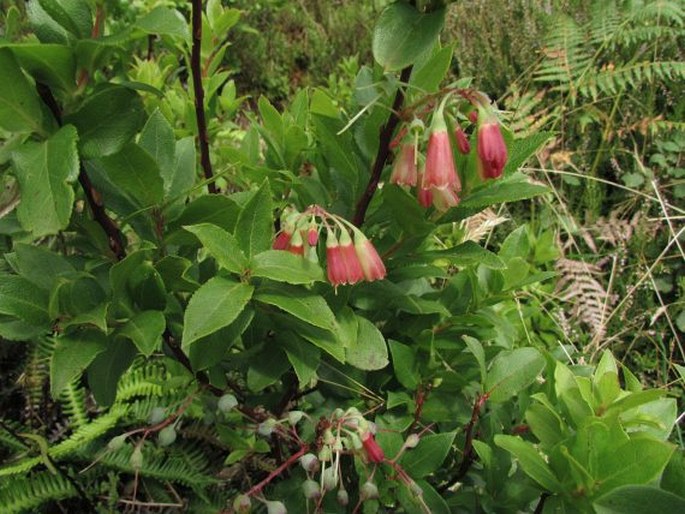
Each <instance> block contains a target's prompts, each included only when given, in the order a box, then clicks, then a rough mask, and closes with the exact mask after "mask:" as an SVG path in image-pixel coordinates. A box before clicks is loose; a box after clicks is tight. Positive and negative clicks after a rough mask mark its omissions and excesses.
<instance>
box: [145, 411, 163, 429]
mask: <svg viewBox="0 0 685 514" xmlns="http://www.w3.org/2000/svg"><path fill="white" fill-rule="evenodd" d="M165 418H166V409H164V408H163V407H155V408H153V409H152V410H151V411H150V415H149V416H148V417H147V422H148V425H156V424H157V423H161V422H162V421H164V419H165Z"/></svg>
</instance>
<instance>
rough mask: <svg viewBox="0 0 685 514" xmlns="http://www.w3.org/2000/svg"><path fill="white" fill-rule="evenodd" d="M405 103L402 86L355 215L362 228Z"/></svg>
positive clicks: (404, 78) (402, 78)
mask: <svg viewBox="0 0 685 514" xmlns="http://www.w3.org/2000/svg"><path fill="white" fill-rule="evenodd" d="M411 70H412V66H407V67H406V68H404V69H403V70H402V73H401V74H400V83H401V84H405V83H406V82H408V81H409V77H410V76H411ZM403 102H404V89H403V88H402V86H400V87H399V88H398V89H397V93H396V94H395V100H394V101H393V103H392V112H391V113H390V116H389V117H388V121H387V122H386V123H385V125H384V126H383V129H382V130H381V134H380V137H379V145H378V152H377V153H376V160H375V161H374V163H373V169H372V171H371V178H370V179H369V183H368V184H367V186H366V190H365V191H364V194H362V197H361V198H360V199H359V202H357V209H356V211H355V214H354V221H353V223H354V224H355V225H356V226H358V227H361V226H362V224H363V223H364V218H365V217H366V210H367V209H368V208H369V204H370V203H371V199H372V198H373V195H374V194H375V193H376V189H378V182H379V181H380V179H381V173H382V172H383V168H384V167H385V163H386V162H387V160H388V157H389V156H390V143H391V141H392V135H393V133H394V132H395V129H396V128H397V125H398V124H399V122H400V117H399V114H398V113H399V111H400V109H401V108H402V103H403Z"/></svg>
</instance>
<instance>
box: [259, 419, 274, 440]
mask: <svg viewBox="0 0 685 514" xmlns="http://www.w3.org/2000/svg"><path fill="white" fill-rule="evenodd" d="M276 424H277V423H276V420H275V419H273V418H269V419H267V420H265V421H262V422H261V423H260V424H259V425H257V433H258V434H259V435H263V436H264V437H269V436H270V435H271V434H272V433H273V431H274V428H276Z"/></svg>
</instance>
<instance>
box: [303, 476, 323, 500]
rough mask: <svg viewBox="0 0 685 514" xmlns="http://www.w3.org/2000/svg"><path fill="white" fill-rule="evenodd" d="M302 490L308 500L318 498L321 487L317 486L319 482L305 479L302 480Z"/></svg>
mask: <svg viewBox="0 0 685 514" xmlns="http://www.w3.org/2000/svg"><path fill="white" fill-rule="evenodd" d="M302 492H303V493H304V497H305V498H307V499H308V500H318V499H319V498H321V488H320V487H319V484H317V483H316V482H315V481H314V480H312V479H307V480H305V481H304V482H302Z"/></svg>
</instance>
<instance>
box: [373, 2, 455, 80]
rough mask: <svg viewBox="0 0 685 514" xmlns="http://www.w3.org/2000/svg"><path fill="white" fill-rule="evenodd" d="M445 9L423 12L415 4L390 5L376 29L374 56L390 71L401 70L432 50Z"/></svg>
mask: <svg viewBox="0 0 685 514" xmlns="http://www.w3.org/2000/svg"><path fill="white" fill-rule="evenodd" d="M444 20H445V9H437V10H435V11H433V12H430V13H420V12H419V11H417V10H416V8H415V7H413V6H412V5H410V4H408V3H405V2H395V3H393V4H390V5H389V6H387V7H386V8H385V9H384V10H383V12H382V13H381V15H380V17H379V18H378V22H377V23H376V27H375V28H374V31H373V56H374V58H375V59H376V61H377V62H378V64H380V65H381V66H383V68H385V70H386V71H394V70H400V69H402V68H404V67H405V66H408V65H410V64H413V63H414V62H415V61H416V59H417V58H418V57H419V56H421V54H423V53H425V52H428V51H429V50H430V49H431V48H432V47H433V45H434V44H435V42H436V41H437V39H438V36H439V34H440V30H441V29H442V26H443V23H444Z"/></svg>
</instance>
